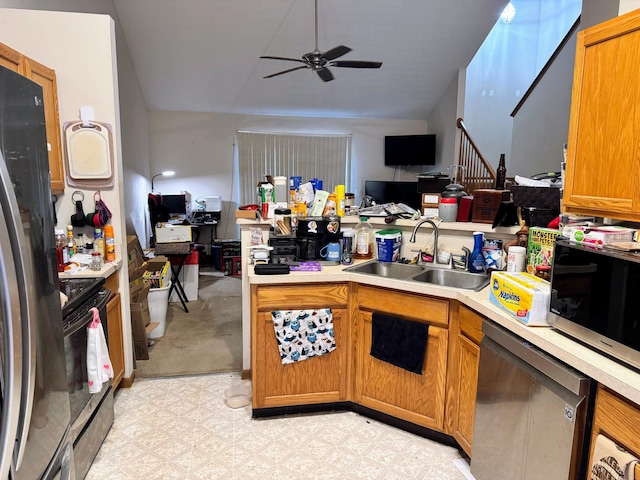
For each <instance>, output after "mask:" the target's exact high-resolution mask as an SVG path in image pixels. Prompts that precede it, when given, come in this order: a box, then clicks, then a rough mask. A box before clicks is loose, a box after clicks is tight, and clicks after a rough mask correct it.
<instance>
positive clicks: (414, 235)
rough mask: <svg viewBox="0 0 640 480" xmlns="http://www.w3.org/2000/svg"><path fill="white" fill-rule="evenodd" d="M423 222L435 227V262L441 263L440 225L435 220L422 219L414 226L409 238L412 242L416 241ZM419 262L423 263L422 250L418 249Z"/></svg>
mask: <svg viewBox="0 0 640 480" xmlns="http://www.w3.org/2000/svg"><path fill="white" fill-rule="evenodd" d="M423 223H428V224H429V225H431V226H432V227H433V263H434V264H435V263H440V262H439V261H438V225H436V224H435V222H434V221H433V220H429V219H426V220H420V221H419V222H418V223H416V226H415V227H413V232H411V237H410V238H409V242H410V243H416V233H418V228H420V225H422V224H423ZM418 263H419V264H420V263H422V252H421V251H420V250H418Z"/></svg>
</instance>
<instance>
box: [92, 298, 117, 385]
mask: <svg viewBox="0 0 640 480" xmlns="http://www.w3.org/2000/svg"><path fill="white" fill-rule="evenodd" d="M90 311H91V312H93V320H91V323H89V326H88V327H87V380H88V383H89V393H98V392H100V390H102V384H103V383H104V382H106V381H107V380H109V379H110V378H113V367H112V366H111V359H110V358H109V349H108V348H107V341H106V339H105V338H104V330H102V322H101V321H100V312H98V309H97V308H95V307H94V308H92V309H91V310H90Z"/></svg>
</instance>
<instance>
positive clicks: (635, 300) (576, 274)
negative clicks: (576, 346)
mask: <svg viewBox="0 0 640 480" xmlns="http://www.w3.org/2000/svg"><path fill="white" fill-rule="evenodd" d="M638 292H640V255H639V254H637V253H625V252H616V251H612V250H606V249H600V248H593V247H591V246H587V245H581V244H573V243H570V242H568V241H565V240H558V241H557V242H556V246H555V251H554V254H553V268H552V270H551V303H550V310H551V313H550V314H549V321H550V323H551V324H552V325H554V327H555V328H556V329H558V330H560V331H562V332H564V333H566V334H568V335H570V336H571V337H573V338H576V339H578V340H580V341H582V342H584V343H586V344H587V345H589V346H591V347H593V348H596V349H598V350H599V351H601V352H603V353H605V354H607V355H610V356H612V357H614V358H616V359H618V360H621V361H623V362H626V363H628V364H630V365H632V366H634V367H636V368H640V322H638V312H640V295H638Z"/></svg>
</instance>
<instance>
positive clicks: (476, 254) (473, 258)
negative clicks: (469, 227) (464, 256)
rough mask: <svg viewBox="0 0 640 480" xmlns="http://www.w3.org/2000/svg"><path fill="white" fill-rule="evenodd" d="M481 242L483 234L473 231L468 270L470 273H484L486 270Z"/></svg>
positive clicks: (482, 241)
mask: <svg viewBox="0 0 640 480" xmlns="http://www.w3.org/2000/svg"><path fill="white" fill-rule="evenodd" d="M483 243H484V234H483V233H482V232H473V250H472V251H471V255H470V257H469V271H470V272H472V273H484V272H485V270H486V268H485V264H484V255H482V245H483Z"/></svg>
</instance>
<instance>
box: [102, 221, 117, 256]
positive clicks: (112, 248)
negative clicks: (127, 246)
mask: <svg viewBox="0 0 640 480" xmlns="http://www.w3.org/2000/svg"><path fill="white" fill-rule="evenodd" d="M104 261H105V262H115V261H116V240H115V238H114V236H113V225H105V226H104Z"/></svg>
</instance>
